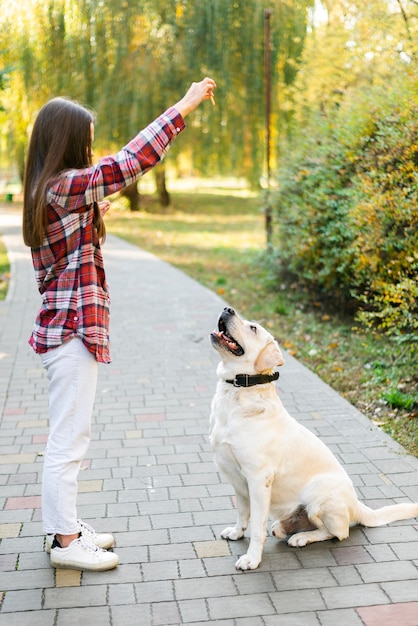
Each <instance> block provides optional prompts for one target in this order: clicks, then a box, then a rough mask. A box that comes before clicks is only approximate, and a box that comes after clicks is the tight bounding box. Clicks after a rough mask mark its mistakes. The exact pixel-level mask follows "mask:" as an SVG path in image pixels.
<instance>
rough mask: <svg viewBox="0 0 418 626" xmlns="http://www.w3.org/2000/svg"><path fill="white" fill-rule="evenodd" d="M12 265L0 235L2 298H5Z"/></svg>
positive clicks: (0, 291)
mask: <svg viewBox="0 0 418 626" xmlns="http://www.w3.org/2000/svg"><path fill="white" fill-rule="evenodd" d="M9 279H10V267H9V260H8V257H7V252H6V246H5V245H4V242H3V240H2V239H1V237H0V300H4V298H5V297H6V293H7V288H8V286H9Z"/></svg>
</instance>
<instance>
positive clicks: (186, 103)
mask: <svg viewBox="0 0 418 626" xmlns="http://www.w3.org/2000/svg"><path fill="white" fill-rule="evenodd" d="M215 88H216V83H215V81H214V80H213V79H212V78H208V77H206V78H204V79H203V80H202V81H200V83H192V84H191V85H190V87H189V89H188V91H187V93H186V94H185V95H184V96H183V98H182V99H181V100H179V101H178V102H177V104H175V105H174V107H175V108H176V109H177V111H178V112H179V113H180V114H181V115H182V116H183V117H186V115H187V114H188V113H191V111H194V109H195V108H196V107H197V106H199V104H200V103H201V102H202V100H212V99H213V90H214V89H215Z"/></svg>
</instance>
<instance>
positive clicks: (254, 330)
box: [250, 325, 257, 333]
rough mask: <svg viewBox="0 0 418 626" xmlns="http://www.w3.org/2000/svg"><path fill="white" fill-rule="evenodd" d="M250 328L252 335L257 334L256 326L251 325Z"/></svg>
mask: <svg viewBox="0 0 418 626" xmlns="http://www.w3.org/2000/svg"><path fill="white" fill-rule="evenodd" d="M250 328H251V330H252V331H253V333H256V332H257V326H253V325H251V326H250Z"/></svg>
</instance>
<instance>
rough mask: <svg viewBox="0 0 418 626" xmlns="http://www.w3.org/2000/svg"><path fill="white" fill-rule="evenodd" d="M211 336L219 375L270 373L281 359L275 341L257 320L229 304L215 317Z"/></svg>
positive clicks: (279, 363)
mask: <svg viewBox="0 0 418 626" xmlns="http://www.w3.org/2000/svg"><path fill="white" fill-rule="evenodd" d="M210 339H211V342H212V346H213V347H214V348H215V350H217V351H218V352H219V354H220V355H221V358H222V362H221V365H220V367H221V371H220V372H219V373H220V374H221V375H225V374H226V375H232V376H234V375H236V374H238V373H242V374H270V373H271V372H272V371H273V369H274V368H275V367H276V366H277V365H282V364H283V363H284V359H283V356H282V353H281V352H280V348H279V346H278V343H277V341H276V340H275V339H274V337H273V336H272V335H271V334H270V333H269V332H268V331H267V330H266V329H265V328H263V327H262V326H260V324H256V323H255V322H248V321H247V320H243V319H241V318H240V317H239V315H238V314H237V313H236V312H235V311H234V310H233V309H230V308H228V307H227V308H225V309H224V310H223V311H222V313H221V315H220V316H219V320H218V330H214V331H213V332H212V333H211V335H210Z"/></svg>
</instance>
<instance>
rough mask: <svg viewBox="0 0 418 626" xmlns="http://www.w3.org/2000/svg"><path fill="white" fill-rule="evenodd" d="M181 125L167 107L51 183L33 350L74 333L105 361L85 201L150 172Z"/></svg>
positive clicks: (102, 290) (103, 316)
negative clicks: (126, 138)
mask: <svg viewBox="0 0 418 626" xmlns="http://www.w3.org/2000/svg"><path fill="white" fill-rule="evenodd" d="M184 128H185V123H184V120H183V118H182V116H181V115H180V114H179V113H178V112H177V111H176V109H174V108H170V109H168V110H167V111H166V112H165V113H163V115H161V116H160V117H159V118H157V119H156V120H155V121H154V122H152V123H151V124H150V125H149V126H147V128H145V129H144V130H143V131H141V132H140V133H139V134H138V135H137V136H136V137H135V138H134V139H132V141H130V142H129V143H128V144H127V145H126V146H125V147H124V148H122V150H121V151H120V152H118V153H117V154H116V155H114V156H108V157H105V158H103V159H100V160H99V162H98V163H97V165H94V166H92V167H89V168H87V169H84V170H70V171H66V172H63V173H62V174H61V175H60V176H59V177H57V178H55V179H53V180H51V184H50V187H49V189H48V192H47V202H48V226H47V229H46V236H45V241H44V244H43V245H42V246H41V247H40V248H33V249H32V260H33V266H34V269H35V276H36V281H37V284H38V288H39V291H40V293H41V294H42V306H41V309H40V311H39V313H38V315H37V318H36V321H35V324H34V327H33V331H32V335H31V337H30V339H29V343H30V345H31V346H32V347H33V349H34V350H35V352H46V351H47V350H49V349H50V348H56V347H57V346H59V345H61V344H62V343H63V342H64V341H66V340H67V339H69V338H70V337H75V336H76V337H80V338H81V339H82V341H83V343H84V344H85V345H86V346H87V348H88V349H89V351H90V352H91V353H92V354H94V356H95V357H96V359H97V361H99V362H102V363H109V362H110V352H109V304H110V299H109V293H108V289H107V283H106V276H105V271H104V266H103V258H102V251H101V249H100V243H99V241H98V237H97V233H96V229H95V227H94V225H93V218H94V209H93V203H94V202H99V201H100V200H103V198H105V197H106V196H109V195H111V194H113V193H115V192H116V191H120V190H121V189H123V188H124V187H126V186H127V185H130V184H131V183H133V182H134V181H135V180H137V179H138V178H139V177H140V176H142V175H143V174H145V172H147V171H148V170H149V169H151V168H152V167H154V165H156V164H157V163H158V162H159V161H160V160H161V159H162V158H163V157H164V156H165V154H166V152H167V150H168V148H169V147H170V144H171V142H172V140H173V139H174V138H175V137H176V136H177V135H178V134H179V133H180V132H181V131H182V130H183V129H184Z"/></svg>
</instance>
